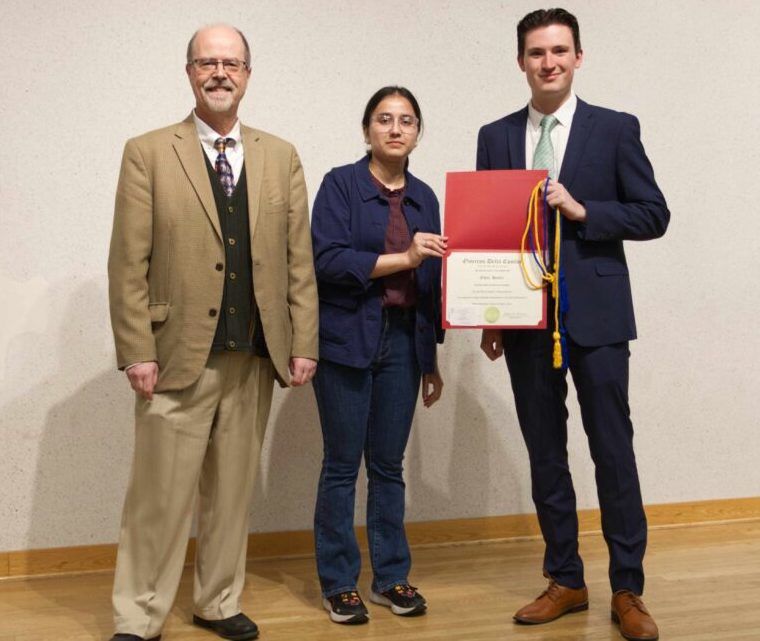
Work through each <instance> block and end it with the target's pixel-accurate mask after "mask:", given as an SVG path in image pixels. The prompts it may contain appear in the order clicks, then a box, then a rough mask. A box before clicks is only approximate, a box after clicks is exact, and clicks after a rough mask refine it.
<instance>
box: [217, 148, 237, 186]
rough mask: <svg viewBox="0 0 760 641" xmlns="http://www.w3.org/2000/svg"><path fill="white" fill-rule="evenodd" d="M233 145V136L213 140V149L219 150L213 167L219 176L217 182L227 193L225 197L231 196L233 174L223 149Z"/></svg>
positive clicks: (233, 182) (233, 184)
mask: <svg viewBox="0 0 760 641" xmlns="http://www.w3.org/2000/svg"><path fill="white" fill-rule="evenodd" d="M234 146H235V139H234V138H217V139H216V140H215V141H214V149H216V150H217V151H218V152H219V155H218V156H217V157H216V163H215V164H214V168H215V169H216V174H217V176H219V182H220V183H222V189H224V193H225V194H227V198H229V197H230V196H232V192H233V191H235V175H234V174H233V173H232V167H230V163H229V161H228V160H227V156H225V155H224V150H225V149H227V147H230V148H231V147H234Z"/></svg>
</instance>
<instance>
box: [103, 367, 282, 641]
mask: <svg viewBox="0 0 760 641" xmlns="http://www.w3.org/2000/svg"><path fill="white" fill-rule="evenodd" d="M273 382H274V369H273V367H272V363H271V361H270V360H269V359H263V358H259V357H257V356H253V355H251V354H243V353H236V352H232V353H229V352H228V353H216V352H214V353H212V354H211V356H210V357H209V359H208V362H207V363H206V367H205V369H204V371H203V373H202V374H201V377H200V378H199V379H198V381H197V382H196V383H194V384H193V385H191V386H190V387H188V388H186V389H184V390H181V391H178V392H165V393H159V394H154V396H153V400H152V401H147V400H145V399H143V398H142V397H138V398H137V402H136V406H135V454H134V462H133V465H132V476H131V479H130V482H129V487H128V490H127V496H126V500H125V503H124V514H123V517H122V524H121V536H120V539H119V552H118V557H117V561H116V576H115V579H114V590H113V608H114V621H115V624H116V632H121V633H127V634H135V635H137V636H140V637H143V638H145V639H149V638H151V637H154V636H156V635H158V634H160V632H161V628H162V627H163V625H164V621H165V620H166V617H167V615H168V614H169V610H170V609H171V607H172V603H173V602H174V598H175V596H176V593H177V587H178V585H179V580H180V576H181V574H182V567H183V565H184V561H185V553H186V549H187V542H188V538H189V535H190V526H191V517H192V513H193V504H194V501H195V498H196V489H197V490H198V492H199V501H198V538H197V544H198V545H197V552H196V561H195V583H194V591H193V599H194V602H195V613H196V614H197V615H198V616H201V617H203V618H204V619H209V620H218V619H226V618H227V617H231V616H234V615H236V614H238V613H239V612H240V603H239V602H240V595H241V592H242V590H243V581H244V578H245V557H246V546H247V541H248V522H249V512H250V502H251V495H252V492H253V484H254V480H255V477H256V472H257V470H258V464H259V455H260V452H261V444H262V441H263V439H264V432H265V429H266V422H267V418H268V416H269V409H270V405H271V401H272V388H273Z"/></svg>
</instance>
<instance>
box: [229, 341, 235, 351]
mask: <svg viewBox="0 0 760 641" xmlns="http://www.w3.org/2000/svg"><path fill="white" fill-rule="evenodd" d="M227 347H229V348H230V349H235V348H236V347H237V343H236V342H235V341H227Z"/></svg>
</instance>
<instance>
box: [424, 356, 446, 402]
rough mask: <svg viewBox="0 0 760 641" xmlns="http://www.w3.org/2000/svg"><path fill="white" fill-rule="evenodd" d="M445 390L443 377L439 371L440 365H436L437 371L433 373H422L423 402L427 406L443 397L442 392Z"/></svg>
mask: <svg viewBox="0 0 760 641" xmlns="http://www.w3.org/2000/svg"><path fill="white" fill-rule="evenodd" d="M442 391H443V379H442V378H441V374H440V373H439V372H438V366H437V365H436V366H435V371H434V372H433V373H432V374H423V375H422V403H423V404H424V405H425V407H430V406H431V405H432V404H433V403H435V402H436V401H437V400H438V399H439V398H441V392H442Z"/></svg>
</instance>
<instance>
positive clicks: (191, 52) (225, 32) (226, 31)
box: [187, 24, 251, 69]
mask: <svg viewBox="0 0 760 641" xmlns="http://www.w3.org/2000/svg"><path fill="white" fill-rule="evenodd" d="M230 36H232V37H233V38H238V39H239V40H240V43H241V44H242V51H243V57H242V60H244V61H245V64H246V66H247V67H248V68H249V69H250V67H251V48H250V47H249V46H248V40H246V37H245V36H244V35H243V32H242V31H240V29H237V28H236V27H233V26H231V25H228V24H212V25H208V26H206V27H201V28H200V29H198V31H196V32H195V33H194V34H193V36H192V38H190V42H188V43H187V64H192V62H193V59H194V58H196V57H197V56H196V55H195V44H196V41H197V40H198V38H199V37H203V38H204V39H205V38H212V39H215V38H220V37H222V38H229V37H230Z"/></svg>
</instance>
